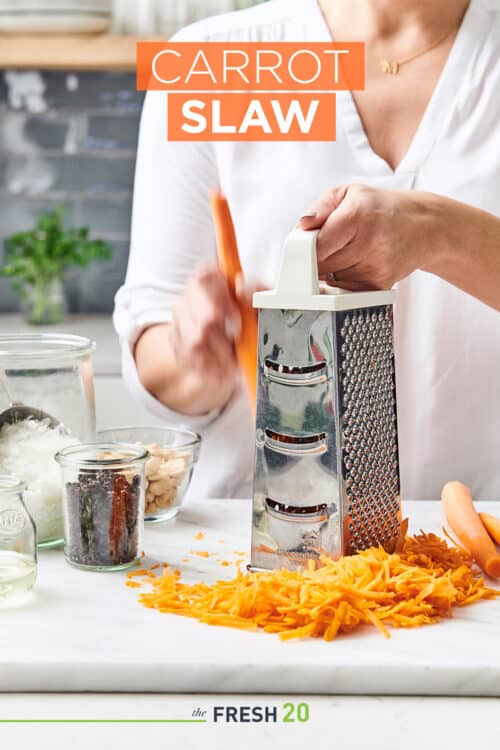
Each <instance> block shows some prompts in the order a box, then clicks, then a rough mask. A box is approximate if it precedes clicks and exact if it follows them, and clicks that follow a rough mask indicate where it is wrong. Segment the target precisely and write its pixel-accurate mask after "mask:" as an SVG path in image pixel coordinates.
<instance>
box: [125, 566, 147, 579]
mask: <svg viewBox="0 0 500 750" xmlns="http://www.w3.org/2000/svg"><path fill="white" fill-rule="evenodd" d="M146 573H147V570H146V568H139V570H132V571H131V572H130V573H127V578H139V577H140V576H144V575H146Z"/></svg>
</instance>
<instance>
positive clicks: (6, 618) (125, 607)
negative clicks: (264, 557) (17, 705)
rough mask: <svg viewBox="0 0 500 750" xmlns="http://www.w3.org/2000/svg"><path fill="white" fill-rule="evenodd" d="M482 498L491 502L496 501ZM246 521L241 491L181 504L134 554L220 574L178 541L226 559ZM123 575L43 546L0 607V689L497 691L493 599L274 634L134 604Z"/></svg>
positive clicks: (498, 604)
mask: <svg viewBox="0 0 500 750" xmlns="http://www.w3.org/2000/svg"><path fill="white" fill-rule="evenodd" d="M488 509H489V510H490V511H491V512H494V513H497V514H498V513H499V512H500V504H497V503H494V504H493V503H490V504H488ZM404 512H405V514H406V515H409V517H410V518H411V519H412V528H413V530H417V529H420V528H424V529H425V530H428V531H436V532H439V531H440V529H441V526H442V524H443V518H442V515H441V509H440V505H439V504H438V503H426V502H413V503H406V506H405V509H404ZM249 528H250V503H249V502H247V501H237V500H226V501H204V502H200V503H197V504H192V505H190V506H188V507H186V508H185V509H184V510H183V512H182V515H181V516H180V517H179V519H178V521H177V522H176V523H175V524H171V525H157V526H153V527H148V529H147V531H146V534H145V540H144V548H145V550H146V552H147V559H146V562H147V563H148V564H151V563H152V562H153V561H167V562H169V563H170V564H171V565H173V566H175V567H178V568H180V570H181V572H182V576H183V578H184V580H186V581H199V580H207V581H209V580H214V579H215V578H223V577H226V576H228V577H232V576H233V575H234V570H235V569H234V567H221V566H220V563H219V562H217V561H216V559H214V558H210V559H204V558H201V557H197V556H195V555H193V554H190V551H191V550H196V549H198V550H208V551H210V552H217V553H218V554H219V556H220V559H225V560H233V559H235V556H234V552H236V551H241V550H248V548H249ZM198 531H203V532H204V538H203V540H201V541H197V540H195V535H196V533H197V532H198ZM220 540H224V542H223V543H221V541H220ZM186 559H189V562H183V561H184V560H186ZM124 580H125V573H115V574H96V573H87V572H82V571H78V570H75V569H73V568H71V567H70V566H69V565H67V564H66V563H65V562H64V560H63V558H62V553H61V552H60V551H59V552H58V551H52V552H43V553H42V554H41V555H40V560H39V580H38V583H37V586H36V593H34V595H33V598H32V600H31V602H30V603H29V604H26V605H25V606H23V607H21V608H17V609H4V610H2V612H1V616H0V691H6V692H12V691H25V692H46V691H56V692H79V691H90V692H100V691H109V692H136V693H140V692H168V693H188V692H189V693H204V692H207V693H249V694H252V693H254V694H255V693H277V694H284V693H287V694H292V693H295V694H300V695H306V694H325V695H334V694H365V695H377V696H381V695H388V694H392V695H436V696H438V695H441V696H444V695H447V696H478V695H481V696H500V649H499V648H498V644H499V637H500V601H498V600H497V601H491V602H482V603H479V604H477V605H473V606H470V607H466V608H463V609H462V610H456V611H455V613H454V616H453V618H452V619H450V620H446V621H443V622H442V623H439V624H437V625H432V626H428V627H423V628H419V629H410V630H393V631H391V633H392V638H391V639H390V640H386V639H384V638H383V637H382V636H381V635H380V634H379V633H378V632H377V631H375V630H366V631H364V632H362V633H361V632H359V633H357V634H355V635H352V636H350V637H344V638H339V639H338V640H336V641H334V642H333V643H325V642H323V641H320V640H316V639H309V640H302V641H291V642H286V643H285V642H281V641H280V640H279V639H278V637H277V636H274V635H268V634H264V633H253V632H243V631H238V630H232V629H226V628H215V627H210V626H207V625H204V624H201V623H198V622H196V621H194V620H191V619H187V618H182V617H177V616H170V615H162V614H159V613H158V612H155V611H152V610H148V609H145V608H144V607H142V606H140V605H139V604H138V603H137V601H136V598H137V590H135V589H130V588H127V587H125V585H124Z"/></svg>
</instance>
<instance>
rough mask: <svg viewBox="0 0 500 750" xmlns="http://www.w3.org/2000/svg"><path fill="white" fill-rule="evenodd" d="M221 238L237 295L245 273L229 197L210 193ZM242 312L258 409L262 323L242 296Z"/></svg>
mask: <svg viewBox="0 0 500 750" xmlns="http://www.w3.org/2000/svg"><path fill="white" fill-rule="evenodd" d="M210 203H211V206H212V214H213V217H214V223H215V235H216V239H217V254H218V257H219V264H220V267H221V269H222V272H223V273H224V276H225V277H226V280H227V283H228V286H229V289H230V291H231V293H232V294H233V296H234V298H235V299H237V298H236V288H235V287H236V278H237V276H238V274H241V273H242V268H241V262H240V256H239V253H238V244H237V241H236V232H235V230H234V224H233V219H232V216H231V211H230V208H229V204H228V202H227V198H226V197H225V196H224V195H221V194H220V193H213V194H212V195H211V197H210ZM238 306H239V308H240V314H241V334H240V338H239V340H238V341H237V342H236V355H237V357H238V362H239V365H240V367H241V371H242V373H243V377H244V380H245V383H246V386H247V390H248V394H249V397H250V402H251V404H252V407H253V409H254V411H255V407H256V399H257V341H258V327H257V317H256V314H255V310H254V309H253V308H252V307H251V306H250V305H246V304H244V303H243V302H241V301H240V300H238Z"/></svg>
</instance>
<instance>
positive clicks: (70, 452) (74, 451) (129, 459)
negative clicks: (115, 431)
mask: <svg viewBox="0 0 500 750" xmlns="http://www.w3.org/2000/svg"><path fill="white" fill-rule="evenodd" d="M90 451H95V452H96V453H97V452H103V453H104V452H106V451H109V452H112V453H123V454H128V455H124V456H123V458H98V457H97V456H96V458H88V457H87V458H85V453H88V452H90ZM54 458H55V460H56V461H57V463H58V464H60V465H61V466H81V467H84V468H86V469H96V470H97V469H99V468H105V469H110V468H113V467H119V466H128V465H129V464H133V463H136V462H144V461H146V460H147V459H148V458H149V451H148V450H147V449H146V448H143V447H142V446H137V445H133V444H131V443H78V444H77V445H69V446H67V447H66V448H63V449H62V450H60V451H58V452H57V453H56V455H55V456H54Z"/></svg>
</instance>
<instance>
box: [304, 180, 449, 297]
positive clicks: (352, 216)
mask: <svg viewBox="0 0 500 750" xmlns="http://www.w3.org/2000/svg"><path fill="white" fill-rule="evenodd" d="M428 196H429V198H430V199H431V198H433V197H434V196H430V195H429V194H427V193H418V192H413V191H395V190H379V189H375V188H371V187H367V186H365V185H348V186H344V187H337V188H332V189H331V190H327V191H326V193H324V194H323V195H322V196H321V197H320V199H319V200H318V202H317V203H316V204H315V205H314V206H313V207H312V208H311V210H310V211H309V212H308V213H307V214H306V215H305V216H303V217H302V218H301V220H300V222H299V224H298V227H299V228H300V229H303V230H313V229H319V230H320V232H319V236H318V264H319V273H320V277H321V278H322V279H326V280H327V281H329V282H330V283H332V284H335V286H338V287H341V288H343V289H350V290H352V291H362V290H371V289H390V288H391V287H392V286H393V285H394V284H395V283H396V282H397V281H400V280H401V279H404V278H405V277H406V276H408V275H409V274H410V273H412V272H413V271H415V270H417V269H419V268H425V265H426V262H427V258H428V257H429V253H432V238H433V236H435V231H436V229H437V227H436V226H435V216H434V217H433V219H432V221H429V218H430V215H431V214H434V211H433V210H432V208H431V205H429V206H428V205H427V200H426V199H427V197H428ZM432 226H433V228H434V231H430V229H431V227H432ZM331 274H333V276H331Z"/></svg>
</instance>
